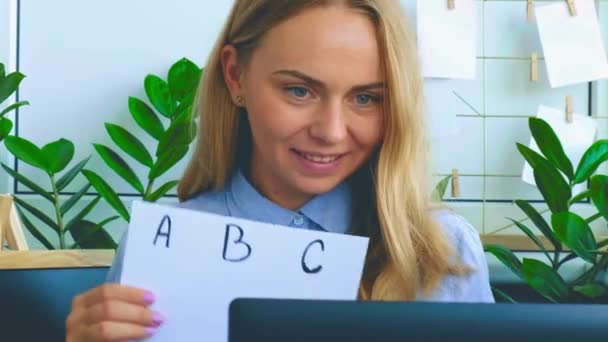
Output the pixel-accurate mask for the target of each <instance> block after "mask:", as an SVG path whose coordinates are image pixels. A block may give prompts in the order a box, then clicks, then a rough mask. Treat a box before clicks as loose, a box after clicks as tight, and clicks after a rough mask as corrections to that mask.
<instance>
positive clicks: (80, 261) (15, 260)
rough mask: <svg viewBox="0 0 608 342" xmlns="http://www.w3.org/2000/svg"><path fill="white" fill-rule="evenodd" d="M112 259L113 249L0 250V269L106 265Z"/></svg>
mask: <svg viewBox="0 0 608 342" xmlns="http://www.w3.org/2000/svg"><path fill="white" fill-rule="evenodd" d="M113 259H114V250H113V249H90V250H84V249H83V250H58V251H42V250H34V251H1V252H0V270H2V269H38V268H66V267H67V268H70V267H107V266H109V265H111V264H112V260H113Z"/></svg>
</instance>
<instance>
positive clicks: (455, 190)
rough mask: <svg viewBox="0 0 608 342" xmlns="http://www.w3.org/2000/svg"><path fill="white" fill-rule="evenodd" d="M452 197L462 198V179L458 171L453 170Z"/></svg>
mask: <svg viewBox="0 0 608 342" xmlns="http://www.w3.org/2000/svg"><path fill="white" fill-rule="evenodd" d="M452 197H454V198H458V197H460V179H459V176H458V169H452Z"/></svg>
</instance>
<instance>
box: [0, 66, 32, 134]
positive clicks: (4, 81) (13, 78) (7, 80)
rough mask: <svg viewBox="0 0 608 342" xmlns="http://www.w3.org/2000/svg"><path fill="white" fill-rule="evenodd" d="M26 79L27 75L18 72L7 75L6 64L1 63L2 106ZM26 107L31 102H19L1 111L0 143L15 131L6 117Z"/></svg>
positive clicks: (0, 97) (0, 98) (0, 90)
mask: <svg viewBox="0 0 608 342" xmlns="http://www.w3.org/2000/svg"><path fill="white" fill-rule="evenodd" d="M24 78H25V75H23V74H22V73H20V72H18V71H17V72H13V73H10V74H8V75H7V74H6V69H5V67H4V64H2V63H0V105H1V104H3V103H4V101H6V99H8V98H9V97H11V95H13V93H14V92H15V91H17V88H19V84H20V83H21V81H23V79H24ZM25 105H29V102H27V101H19V102H17V103H13V104H12V105H10V106H7V107H5V108H4V109H2V110H1V111H0V141H2V140H4V138H6V137H7V136H8V135H9V133H10V132H11V130H12V129H13V122H12V121H11V120H9V119H8V118H6V117H5V116H6V114H8V113H10V112H11V111H13V110H15V109H17V108H19V107H21V106H25Z"/></svg>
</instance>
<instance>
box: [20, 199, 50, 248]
mask: <svg viewBox="0 0 608 342" xmlns="http://www.w3.org/2000/svg"><path fill="white" fill-rule="evenodd" d="M17 212H19V216H20V218H21V222H23V225H24V226H25V229H27V230H28V231H29V232H30V233H31V234H32V236H33V237H35V238H36V240H38V241H40V243H42V244H43V245H44V247H46V249H48V250H53V249H55V246H53V244H52V243H51V242H50V241H49V240H48V239H47V238H46V237H45V236H44V234H42V232H40V231H39V230H38V228H36V226H34V225H33V224H32V222H31V221H30V220H29V219H28V218H27V216H26V215H25V214H24V213H23V211H22V210H21V208H19V207H17Z"/></svg>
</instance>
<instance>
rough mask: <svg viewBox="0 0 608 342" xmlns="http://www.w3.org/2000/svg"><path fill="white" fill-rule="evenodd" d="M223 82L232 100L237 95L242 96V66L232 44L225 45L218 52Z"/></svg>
mask: <svg viewBox="0 0 608 342" xmlns="http://www.w3.org/2000/svg"><path fill="white" fill-rule="evenodd" d="M220 61H221V62H222V72H223V74H224V82H226V87H227V88H228V91H229V92H230V96H231V97H232V99H233V101H234V100H235V99H236V97H237V96H242V93H243V86H242V68H241V66H240V65H239V61H238V53H237V51H236V48H235V47H234V45H226V46H224V47H223V48H222V51H221V52H220Z"/></svg>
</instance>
